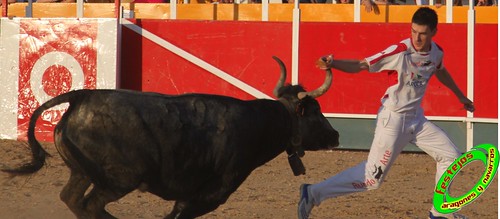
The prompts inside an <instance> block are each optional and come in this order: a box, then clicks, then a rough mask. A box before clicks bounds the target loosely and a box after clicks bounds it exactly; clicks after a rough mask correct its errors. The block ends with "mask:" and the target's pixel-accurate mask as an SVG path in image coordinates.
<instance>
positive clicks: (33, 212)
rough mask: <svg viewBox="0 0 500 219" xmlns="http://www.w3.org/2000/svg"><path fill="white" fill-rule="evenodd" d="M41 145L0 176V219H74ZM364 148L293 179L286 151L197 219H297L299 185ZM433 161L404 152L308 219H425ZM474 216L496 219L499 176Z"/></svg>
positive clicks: (130, 209)
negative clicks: (33, 169) (382, 172)
mask: <svg viewBox="0 0 500 219" xmlns="http://www.w3.org/2000/svg"><path fill="white" fill-rule="evenodd" d="M43 147H44V148H45V149H46V150H47V151H48V152H49V153H50V154H52V155H53V156H52V157H48V158H47V164H46V166H45V167H43V168H42V169H41V170H40V171H38V172H37V173H35V174H33V175H31V176H21V177H19V176H18V177H13V178H12V177H10V176H9V175H8V174H5V173H3V172H0V183H1V186H0V190H1V191H0V218H19V219H25V218H26V219H28V218H29V219H36V218H54V219H59V218H64V219H65V218H75V216H74V215H73V214H72V213H71V212H70V211H69V210H68V208H67V207H66V205H65V204H64V203H63V202H62V201H60V199H59V192H60V191H61V190H62V187H63V186H64V185H65V183H66V181H67V179H68V178H69V170H68V168H67V167H66V166H65V164H64V162H63V161H62V159H61V158H60V156H59V154H57V151H56V150H55V148H54V145H53V144H51V143H45V144H43ZM30 154H31V153H30V152H29V149H28V146H27V144H26V143H25V142H20V141H13V140H0V167H5V166H16V165H17V164H19V163H21V162H23V161H28V160H29V159H30V157H29V156H30ZM367 155H368V152H366V151H341V150H336V151H318V152H307V153H306V156H305V157H304V158H303V159H302V160H303V162H304V164H305V166H306V169H307V174H306V175H303V176H298V177H295V176H293V174H292V171H291V169H290V167H289V165H288V161H287V158H286V155H285V154H281V155H279V156H278V157H276V158H275V159H274V160H272V161H271V162H269V163H267V164H265V165H264V166H262V167H260V168H257V169H256V170H255V171H254V172H252V174H251V175H250V176H249V177H248V179H247V180H246V181H245V182H244V183H243V184H242V185H241V186H240V187H239V189H238V190H237V191H236V192H235V193H233V194H232V195H231V197H230V198H229V200H228V201H227V203H225V204H224V205H221V206H220V207H219V208H218V209H216V210H215V211H213V212H211V213H208V214H206V215H204V216H202V217H201V218H263V219H264V218H273V219H275V218H287V219H288V218H297V216H296V215H297V210H296V208H297V201H298V198H299V191H298V188H299V186H300V184H302V183H317V182H320V181H322V180H324V179H326V178H328V177H330V176H332V175H334V174H336V173H338V172H339V171H341V170H344V169H346V168H348V167H351V166H354V165H356V164H358V163H359V162H361V161H363V160H365V159H366V157H367ZM435 166H436V164H435V162H434V160H433V159H432V158H431V157H429V156H428V155H426V154H416V153H403V154H401V155H400V156H399V157H398V159H397V160H396V162H395V164H394V166H393V167H392V169H391V171H390V173H389V174H388V176H387V177H386V180H385V182H384V184H383V185H382V187H381V188H380V189H377V190H373V191H368V192H363V193H357V194H353V195H348V196H342V197H338V198H335V199H328V200H326V201H324V202H323V203H322V204H321V205H320V206H319V207H315V208H314V209H313V212H312V215H311V218H346V219H356V218H360V219H361V218H391V219H392V218H427V217H428V210H429V209H430V207H431V206H432V197H433V191H434V181H435V177H434V174H435V168H436V167H435ZM484 170H485V167H484V166H483V164H482V163H481V162H473V163H471V164H469V165H467V166H466V167H465V168H464V169H463V170H462V171H461V172H460V173H459V175H458V176H457V177H456V178H455V179H454V184H453V185H452V187H451V190H452V195H454V196H455V195H456V196H461V195H462V194H465V192H467V191H468V190H470V189H471V188H472V187H473V185H474V184H475V183H476V182H477V181H478V180H479V179H480V178H481V175H482V174H483V172H484ZM172 206H173V202H172V201H165V200H163V199H161V198H158V197H156V196H154V195H151V194H149V193H141V192H138V191H134V192H132V193H130V194H128V195H127V196H125V197H124V198H122V199H120V200H119V201H117V202H114V203H110V204H109V205H108V206H107V210H108V211H109V212H110V213H111V214H113V215H114V216H115V217H118V218H163V217H164V216H165V215H166V214H167V213H168V212H169V211H170V209H171V207H172ZM460 213H461V214H465V215H467V216H469V218H471V219H476V218H481V219H490V218H498V179H497V177H495V179H494V181H493V182H492V184H491V185H490V186H489V188H488V189H487V190H486V192H484V193H483V194H482V195H481V196H480V197H479V198H478V199H476V201H474V202H473V203H472V204H470V205H468V206H465V207H464V208H463V209H462V210H460Z"/></svg>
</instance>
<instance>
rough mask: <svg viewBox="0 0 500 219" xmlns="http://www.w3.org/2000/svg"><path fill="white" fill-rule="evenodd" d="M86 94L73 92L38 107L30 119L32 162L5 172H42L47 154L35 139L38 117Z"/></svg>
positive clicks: (15, 173) (18, 173)
mask: <svg viewBox="0 0 500 219" xmlns="http://www.w3.org/2000/svg"><path fill="white" fill-rule="evenodd" d="M83 93H85V91H84V90H80V91H71V92H68V93H65V94H62V95H59V96H57V97H54V98H52V99H50V100H49V101H47V102H45V103H44V104H42V105H41V106H40V107H38V108H37V109H36V110H35V112H33V115H32V116H31V118H30V123H29V128H28V143H29V146H30V148H31V155H32V160H31V162H30V163H26V164H23V165H22V166H19V167H15V168H5V169H2V171H3V172H7V173H11V174H14V175H21V174H30V173H34V172H36V171H38V170H40V169H41V168H42V167H43V165H44V164H45V156H46V155H47V152H46V151H45V150H44V149H43V148H42V146H41V145H40V142H38V140H36V137H35V126H36V121H37V120H38V117H40V115H41V114H42V113H43V111H45V110H47V109H50V108H52V107H54V106H57V105H59V104H62V103H70V104H71V103H72V102H74V100H75V99H76V98H77V97H79V96H81V95H82V94H83Z"/></svg>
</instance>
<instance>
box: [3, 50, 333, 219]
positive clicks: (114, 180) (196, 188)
mask: <svg viewBox="0 0 500 219" xmlns="http://www.w3.org/2000/svg"><path fill="white" fill-rule="evenodd" d="M273 58H274V59H275V60H276V61H277V62H278V64H279V66H280V70H281V76H280V79H279V80H278V83H277V85H276V87H275V89H274V91H273V94H274V95H275V96H276V97H277V98H278V99H277V100H269V99H256V100H250V101H244V100H239V99H235V98H232V97H227V96H219V95H207V94H184V95H178V96H167V95H162V94H157V93H142V92H137V91H127V90H75V91H70V92H68V93H65V94H62V95H59V96H57V97H55V98H53V99H51V100H49V101H47V102H45V103H44V104H42V105H41V106H40V107H38V108H37V109H36V110H35V111H34V113H33V115H32V117H31V119H30V123H29V129H28V143H29V145H30V149H31V154H32V160H31V162H29V163H26V164H24V165H21V166H19V167H15V168H6V169H3V171H5V172H9V173H11V174H13V175H22V174H29V173H34V172H36V171H38V170H39V169H41V168H42V166H43V165H44V163H45V157H46V155H47V153H46V151H45V150H44V149H43V148H42V147H41V145H40V143H39V142H38V141H37V140H36V138H35V124H36V121H37V118H38V117H39V116H40V115H41V114H42V112H43V111H45V110H47V109H50V108H51V107H54V106H56V105H59V104H62V103H69V107H68V109H67V111H66V112H65V113H64V115H63V116H62V118H61V120H60V121H59V122H58V124H57V125H56V127H55V129H54V144H55V147H56V149H57V151H58V153H59V154H60V156H61V157H62V159H63V160H64V162H65V163H66V165H67V166H68V167H69V169H70V178H69V180H68V182H67V184H66V185H65V186H64V188H63V189H62V191H61V193H60V198H61V200H62V201H64V202H65V204H66V205H67V206H68V208H69V209H70V210H71V211H72V212H73V213H74V214H75V215H76V216H77V217H78V218H114V217H113V216H112V215H111V214H109V213H108V212H107V211H106V210H105V206H106V204H108V203H110V202H113V201H117V200H118V199H120V198H122V197H123V196H125V195H126V194H128V193H130V192H132V191H133V190H135V189H141V190H142V191H147V192H150V193H152V194H154V195H157V196H159V197H161V198H163V199H165V200H175V204H174V207H173V209H172V211H171V212H170V213H169V214H168V215H167V216H166V217H165V218H179V219H180V218H195V217H198V216H201V215H204V214H206V213H208V212H211V211H213V210H215V209H216V208H218V206H220V205H221V204H223V203H225V202H226V201H227V199H228V198H229V196H230V195H231V194H232V193H233V192H234V191H236V189H237V188H238V187H239V186H240V185H241V184H242V183H243V181H244V180H245V179H246V178H247V177H248V176H249V175H250V174H251V172H252V171H253V170H254V169H256V168H257V167H259V166H261V165H263V164H265V163H266V162H268V161H270V160H272V159H273V158H275V157H277V156H278V155H279V154H281V153H283V152H284V151H286V152H287V153H288V154H289V158H291V159H290V165H291V166H292V169H293V170H294V173H295V175H298V174H304V173H305V172H304V170H303V169H302V168H303V166H302V163H301V162H300V158H298V157H301V156H303V155H304V152H303V151H304V150H306V151H308V150H310V151H315V150H323V149H331V148H332V147H335V146H338V144H339V134H338V132H337V131H336V130H335V129H334V128H332V126H331V125H330V123H329V122H328V120H327V119H326V118H325V117H324V116H323V114H322V113H321V109H320V105H319V103H318V101H317V100H316V99H315V98H316V97H319V96H321V95H322V94H324V93H325V92H326V91H327V90H328V88H329V87H330V85H331V81H332V72H331V71H330V70H327V72H326V78H325V81H324V83H323V84H322V85H321V86H320V87H319V88H317V89H315V90H313V91H310V92H307V91H306V90H305V89H304V88H303V87H302V86H300V85H289V84H287V85H285V79H286V68H285V65H284V64H283V62H282V61H281V60H279V59H278V58H276V57H273ZM294 158H295V159H294ZM91 185H92V189H91V190H90V191H89V192H88V193H86V191H87V189H88V188H90V186H91Z"/></svg>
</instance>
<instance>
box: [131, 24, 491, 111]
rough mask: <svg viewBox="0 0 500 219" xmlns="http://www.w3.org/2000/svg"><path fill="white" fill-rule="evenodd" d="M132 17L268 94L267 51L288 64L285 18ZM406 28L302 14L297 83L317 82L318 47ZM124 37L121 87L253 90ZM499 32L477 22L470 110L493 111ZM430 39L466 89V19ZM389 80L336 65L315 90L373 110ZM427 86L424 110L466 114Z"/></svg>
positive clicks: (361, 41)
mask: <svg viewBox="0 0 500 219" xmlns="http://www.w3.org/2000/svg"><path fill="white" fill-rule="evenodd" d="M135 22H136V24H137V25H139V26H141V27H143V28H144V29H145V30H147V31H150V32H152V33H154V34H156V35H158V36H160V37H161V38H163V39H165V40H166V41H168V42H170V43H172V44H174V45H176V46H178V47H180V48H182V49H184V50H186V51H187V52H189V53H191V54H193V55H195V56H197V57H199V58H201V59H203V60H205V61H207V62H208V63H210V64H212V65H214V66H216V67H218V68H219V69H221V70H223V71H225V72H226V73H228V74H230V75H232V76H234V77H236V78H238V79H240V80H242V81H244V82H245V83H247V84H249V85H250V86H253V87H255V88H256V89H258V90H260V91H262V92H264V93H266V94H268V95H270V96H272V89H273V87H274V85H275V82H276V80H277V79H278V72H279V68H278V66H277V64H276V63H275V62H274V61H273V60H272V59H271V56H272V55H276V56H278V57H280V58H281V59H282V60H283V61H284V62H285V64H287V67H288V68H289V70H290V66H291V33H292V25H291V23H289V22H241V21H238V22H232V21H173V20H137V21H135ZM409 35H410V26H409V24H386V23H384V24H378V23H325V22H304V23H302V24H301V26H300V49H299V50H300V52H299V54H300V55H299V60H300V63H299V65H300V67H299V83H301V84H303V85H304V86H305V87H306V88H308V89H314V88H316V87H317V86H319V85H320V84H321V83H322V81H323V79H324V73H323V72H322V71H320V70H318V69H316V68H315V67H314V61H315V60H316V59H317V58H318V57H320V56H321V55H325V54H329V53H333V54H334V55H335V56H336V57H337V58H352V59H357V58H364V57H366V56H369V55H372V54H374V53H376V52H379V51H381V50H383V49H385V48H386V47H388V46H389V45H390V44H392V43H397V42H399V41H400V40H402V39H404V38H406V37H409ZM122 37H123V38H122V66H121V67H122V76H121V77H122V78H121V80H122V83H121V86H122V88H128V89H136V90H143V91H155V92H161V93H168V94H182V93H190V92H200V93H212V94H222V95H228V96H234V97H238V98H241V99H253V98H254V97H252V96H250V95H249V94H247V93H245V92H244V91H241V90H239V89H238V88H236V87H234V86H232V85H231V84H229V83H227V82H225V81H223V80H221V79H219V78H218V77H216V76H214V75H212V74H211V73H209V72H207V71H205V70H203V69H201V68H199V67H197V66H195V65H194V64H192V63H189V62H188V61H186V60H184V59H182V58H181V57H179V56H177V55H175V54H173V53H172V52H170V51H167V50H166V49H164V48H161V47H160V46H158V45H156V44H155V43H153V42H151V41H149V40H147V39H145V38H142V37H140V36H139V35H138V34H137V33H134V32H132V31H131V30H129V29H127V28H124V29H123V36H122ZM497 37H498V31H497V25H490V24H478V25H476V50H475V54H476V57H477V58H476V60H475V62H476V63H475V78H474V79H475V83H474V85H475V95H474V101H475V104H476V108H477V111H476V112H475V114H474V116H475V117H484V118H497V117H498V113H497V112H498V110H497V106H498V95H497V93H498V92H497V89H498V84H497V81H498V55H497V54H498V51H497V48H498V47H497V45H498V41H497ZM435 41H436V42H437V43H438V44H439V45H440V46H441V47H442V48H443V49H444V51H445V60H444V63H445V66H446V67H447V68H448V70H449V71H450V72H451V74H452V75H453V77H454V79H455V81H456V83H457V84H458V86H459V87H460V88H461V89H462V90H463V92H464V93H465V92H466V84H467V82H466V80H467V26H466V25H465V24H439V26H438V34H437V36H436V37H435ZM288 81H290V79H288ZM139 82H140V83H139ZM387 83H388V82H387V75H386V74H384V73H380V74H369V73H367V72H362V73H361V74H357V75H350V74H345V73H341V72H338V71H335V72H334V82H333V86H332V88H331V89H330V90H329V92H327V94H326V95H324V96H322V97H320V98H319V101H320V103H321V105H322V111H323V112H325V113H358V114H375V113H376V111H377V109H378V107H379V105H380V103H379V99H380V97H381V96H382V95H383V93H384V91H385V89H386V88H387ZM429 86H430V87H429V90H428V95H427V96H426V98H425V100H424V102H423V107H424V109H425V111H426V115H429V116H465V115H466V112H465V110H462V107H461V105H460V103H459V102H458V100H457V99H456V98H455V97H454V95H453V94H452V93H451V92H450V91H449V90H448V89H447V88H446V87H444V86H443V85H441V84H440V83H439V82H438V81H437V79H435V78H433V79H432V80H431V83H430V85H429Z"/></svg>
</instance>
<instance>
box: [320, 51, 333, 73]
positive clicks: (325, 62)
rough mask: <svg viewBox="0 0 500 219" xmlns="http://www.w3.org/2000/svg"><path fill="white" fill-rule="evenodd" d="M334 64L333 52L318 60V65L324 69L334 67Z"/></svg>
mask: <svg viewBox="0 0 500 219" xmlns="http://www.w3.org/2000/svg"><path fill="white" fill-rule="evenodd" d="M332 64H333V55H331V54H330V55H326V56H323V57H321V58H319V59H318V61H316V67H318V68H319V69H322V70H326V69H330V68H332V67H333V66H332Z"/></svg>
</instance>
